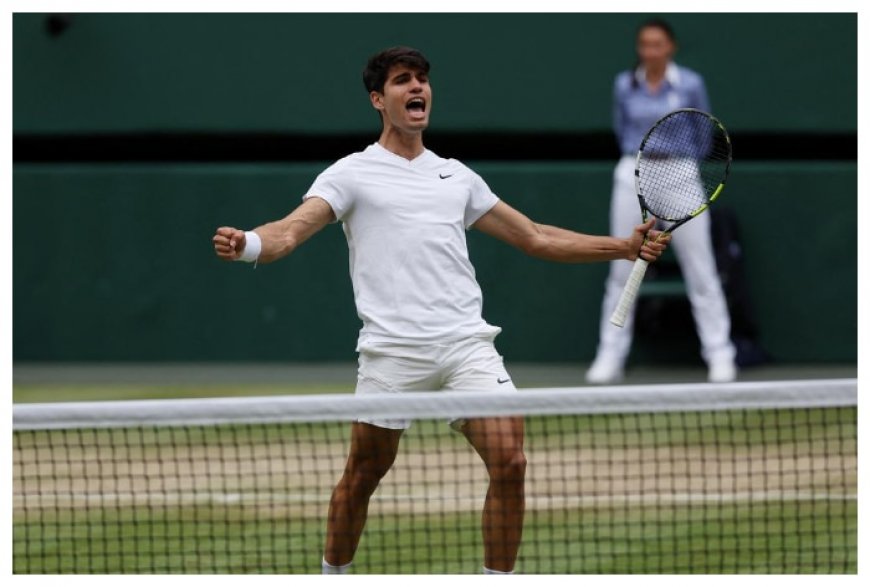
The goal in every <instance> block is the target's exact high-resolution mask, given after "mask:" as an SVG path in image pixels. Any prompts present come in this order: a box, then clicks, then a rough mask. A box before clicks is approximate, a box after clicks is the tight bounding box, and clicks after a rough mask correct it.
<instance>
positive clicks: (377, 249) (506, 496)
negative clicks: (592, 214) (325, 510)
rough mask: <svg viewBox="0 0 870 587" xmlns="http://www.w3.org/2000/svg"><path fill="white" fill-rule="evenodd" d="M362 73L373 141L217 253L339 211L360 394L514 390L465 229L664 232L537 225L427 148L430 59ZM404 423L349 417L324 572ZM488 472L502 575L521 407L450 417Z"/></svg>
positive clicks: (530, 239) (570, 235) (579, 245)
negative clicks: (357, 327) (356, 326)
mask: <svg viewBox="0 0 870 587" xmlns="http://www.w3.org/2000/svg"><path fill="white" fill-rule="evenodd" d="M363 81H364V83H365V86H366V89H367V90H368V92H369V99H370V100H371V104H372V106H373V107H374V108H375V110H377V111H378V112H379V113H380V115H381V119H382V123H383V129H382V132H381V135H380V138H379V140H378V142H376V143H374V144H372V145H370V146H369V147H367V148H366V149H365V150H364V151H362V152H360V153H354V154H352V155H350V156H348V157H345V158H344V159H341V160H339V161H338V162H336V163H335V164H333V165H332V166H331V167H329V168H327V169H326V170H325V171H324V172H323V173H321V174H320V175H319V176H318V177H317V179H316V180H315V181H314V184H313V185H312V186H311V189H309V190H308V193H307V194H305V196H304V197H303V198H302V199H303V202H302V204H301V205H300V206H299V207H298V208H296V209H295V210H294V211H293V212H292V213H291V214H290V215H288V216H287V217H286V218H284V219H282V220H278V221H275V222H271V223H269V224H264V225H263V226H259V227H257V228H255V229H254V230H252V231H248V232H243V231H241V230H238V229H236V228H230V227H226V226H224V227H221V228H218V229H217V233H216V235H215V236H214V239H213V240H214V248H215V252H216V253H217V256H218V257H220V258H221V259H225V260H240V261H249V262H254V261H258V262H260V263H269V262H271V261H276V260H278V259H280V258H282V257H284V256H286V255H289V254H290V253H292V252H293V251H294V250H296V248H297V247H298V246H299V245H301V244H302V243H304V242H305V241H306V240H307V239H309V238H310V237H311V236H312V235H313V234H314V233H316V232H317V231H319V230H320V229H322V228H323V227H324V226H326V225H327V224H329V223H331V222H335V221H336V220H340V221H341V222H342V224H343V228H344V233H345V236H346V237H347V244H348V249H349V251H350V275H351V280H352V282H353V290H354V298H355V301H356V308H357V313H358V314H359V317H360V319H361V320H362V323H363V326H362V330H361V331H360V336H359V341H358V346H357V350H358V351H359V377H358V380H357V387H356V393H357V394H370V393H401V392H405V391H419V390H430V391H431V390H438V389H442V390H477V391H482V390H493V391H506V390H514V386H513V383H511V380H510V376H509V375H508V373H507V371H505V368H504V364H503V362H502V358H501V356H499V354H498V353H497V352H496V349H495V346H494V345H493V340H494V339H495V337H496V335H497V334H498V333H499V332H501V329H500V328H498V327H495V326H491V325H489V324H487V323H486V322H485V321H484V319H483V318H482V316H481V307H482V295H481V290H480V286H479V285H478V284H477V281H476V280H475V276H474V269H473V268H472V266H471V263H470V262H469V258H468V250H467V248H466V242H465V230H466V229H468V228H471V227H474V228H477V229H478V230H481V231H483V232H485V233H486V234H489V235H492V236H494V237H496V238H498V239H501V240H503V241H505V242H507V243H508V244H511V245H513V246H515V247H516V248H518V249H520V250H521V251H523V252H525V253H527V254H529V255H533V256H535V257H539V258H541V259H548V260H551V261H562V262H568V263H580V262H586V261H611V260H614V259H629V260H633V259H635V258H636V257H637V256H638V255H640V256H642V257H643V258H644V259H646V260H648V261H653V260H655V259H656V258H657V257H658V256H659V255H660V254H661V253H662V251H663V250H664V248H665V243H653V242H651V241H652V240H654V238H653V239H651V240H650V241H647V242H645V241H644V235H645V234H646V233H647V232H648V231H649V233H650V235H651V236H652V237H655V236H657V233H656V231H650V228H651V227H652V225H653V221H650V222H648V223H646V224H643V225H640V226H637V227H635V229H634V231H633V232H632V234H631V235H630V236H629V237H628V238H624V239H623V238H614V237H608V236H590V235H585V234H580V233H576V232H571V231H569V230H563V229H561V228H556V227H553V226H545V225H541V224H536V223H534V222H532V221H531V220H529V219H528V218H527V217H526V216H524V215H523V214H521V213H520V212H518V211H516V210H514V209H513V208H511V207H510V206H508V205H507V204H505V203H504V202H502V201H500V200H499V198H498V197H496V196H495V195H494V194H493V193H492V192H491V191H490V189H489V187H488V186H487V185H486V183H485V182H484V181H483V179H481V178H480V176H478V175H477V174H476V173H474V172H473V171H472V170H470V169H469V168H468V167H466V166H465V165H463V164H462V163H460V162H458V161H456V160H454V159H442V158H441V157H439V156H438V155H436V154H435V153H433V152H431V151H429V150H427V149H426V148H425V147H424V146H423V131H424V130H425V129H426V127H427V126H428V124H429V114H430V113H431V112H432V88H431V86H430V84H429V62H428V61H427V60H426V58H425V57H424V56H423V55H422V54H421V53H420V52H419V51H416V50H414V49H411V48H408V47H394V48H391V49H387V50H385V51H382V52H381V53H378V54H377V55H374V56H373V57H371V59H369V61H368V64H367V66H366V68H365V70H364V72H363ZM409 425H410V422H409V421H404V420H369V421H360V422H355V423H354V424H353V425H352V426H353V428H352V432H351V448H350V455H349V457H348V461H347V466H346V468H345V471H344V474H343V476H342V477H341V480H340V481H339V482H338V485H337V486H336V488H335V491H334V492H333V494H332V500H331V502H330V506H329V519H328V522H327V536H326V550H325V553H324V557H323V572H324V573H343V572H346V571H347V570H348V567H349V566H350V564H351V560H352V559H353V556H354V553H355V552H356V548H357V545H358V544H359V539H360V535H361V534H362V531H363V527H364V526H365V522H366V515H367V511H368V502H369V498H370V497H371V495H372V493H373V492H374V491H375V488H376V487H377V486H378V483H379V481H380V480H381V478H382V477H383V476H384V475H385V474H386V473H387V471H388V470H389V468H390V466H391V465H392V464H393V460H394V459H395V456H396V451H397V449H398V445H399V438H400V436H401V435H402V432H403V430H404V429H406V428H408V426H409ZM456 427H457V428H458V429H460V430H461V432H462V433H463V434H464V435H465V436H466V437H467V438H468V441H469V442H470V443H471V445H472V446H473V447H474V449H475V450H476V451H477V452H478V453H479V454H480V456H481V458H482V460H483V462H484V464H485V466H486V468H487V471H488V473H489V489H488V491H487V494H486V501H485V505H484V511H483V538H484V551H485V552H484V569H483V570H484V572H485V573H510V572H512V571H513V568H514V563H515V561H516V557H517V551H518V549H519V544H520V537H521V535H522V527H523V511H524V503H525V501H524V494H523V484H524V477H525V468H526V459H525V456H524V454H523V420H522V418H482V419H470V420H467V421H462V423H461V424H459V425H457V426H456Z"/></svg>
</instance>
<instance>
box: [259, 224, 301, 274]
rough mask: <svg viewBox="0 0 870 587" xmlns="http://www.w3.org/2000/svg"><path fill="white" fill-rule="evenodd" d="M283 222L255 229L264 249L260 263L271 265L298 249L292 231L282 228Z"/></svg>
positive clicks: (261, 251) (261, 250)
mask: <svg viewBox="0 0 870 587" xmlns="http://www.w3.org/2000/svg"><path fill="white" fill-rule="evenodd" d="M282 224H283V221H280V220H279V221H277V222H270V223H268V224H263V225H262V226H258V227H257V228H255V229H254V232H256V233H257V235H258V236H259V237H260V242H261V243H262V248H261V249H260V256H259V257H258V258H257V262H258V263H271V262H272V261H277V260H278V259H281V258H283V257H286V256H287V255H289V254H290V253H292V252H293V251H294V249H296V247H297V246H298V243H297V242H296V239H295V238H293V235H292V233H291V232H290V231H288V230H286V228H285V227H284V226H282Z"/></svg>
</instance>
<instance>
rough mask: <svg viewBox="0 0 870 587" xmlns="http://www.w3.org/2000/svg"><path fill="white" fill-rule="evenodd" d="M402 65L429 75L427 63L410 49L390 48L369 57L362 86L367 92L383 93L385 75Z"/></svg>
mask: <svg viewBox="0 0 870 587" xmlns="http://www.w3.org/2000/svg"><path fill="white" fill-rule="evenodd" d="M397 64H402V65H407V66H409V67H412V68H414V69H417V70H419V71H422V72H423V73H427V74H428V73H429V61H428V60H427V59H426V58H425V57H424V56H423V54H422V53H420V52H419V51H418V50H416V49H412V48H411V47H390V48H389V49H384V50H383V51H381V52H380V53H377V54H375V55H372V56H371V57H369V61H368V63H366V68H365V69H364V70H363V84H365V87H366V90H367V91H368V92H379V93H383V92H384V84H385V83H386V82H387V75H388V74H389V73H390V68H391V67H393V66H394V65H397Z"/></svg>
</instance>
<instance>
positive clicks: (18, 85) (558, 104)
mask: <svg viewBox="0 0 870 587" xmlns="http://www.w3.org/2000/svg"><path fill="white" fill-rule="evenodd" d="M43 18H44V17H43V16H41V15H35V14H17V15H15V16H14V18H13V39H14V51H13V79H14V89H13V99H14V104H15V112H14V130H15V132H17V133H23V132H26V133H53V132H95V131H131V130H172V131H175V130H181V129H184V130H221V131H252V130H257V131H281V132H288V131H289V132H303V133H304V132H307V133H317V134H322V133H347V132H354V131H367V130H372V129H375V128H376V127H377V125H378V121H377V117H376V116H375V115H374V114H373V113H372V111H371V108H370V106H369V105H368V102H367V100H366V98H365V92H364V90H363V87H362V82H361V71H362V67H363V65H364V64H365V59H366V58H367V57H368V56H369V55H370V54H372V53H374V52H375V51H377V50H379V49H381V48H383V47H386V46H391V45H395V44H410V45H413V46H416V47H419V48H420V49H421V50H423V51H424V52H425V53H426V54H427V55H428V56H429V58H430V60H431V61H432V63H433V71H432V79H433V87H434V92H435V94H434V96H435V109H434V111H433V119H432V121H433V126H434V127H436V128H438V129H439V130H445V131H449V130H478V129H479V130H529V131H554V130H555V131H576V130H590V129H592V130H605V129H608V128H610V96H611V88H612V83H613V77H614V76H615V75H616V73H617V72H618V71H620V70H622V69H626V68H628V67H630V66H631V65H632V63H633V62H634V41H633V35H634V29H635V27H636V26H637V24H638V23H639V22H640V21H641V20H642V19H643V18H644V17H643V16H640V15H631V14H279V15H275V14H250V15H243V14H218V15H204V14H172V15H161V14H150V15H149V14H146V15H143V14H82V15H76V16H75V17H74V21H73V24H72V26H71V27H70V29H69V30H68V31H67V32H66V33H65V34H63V35H62V36H60V37H57V38H51V37H49V36H48V35H46V34H44V32H43ZM668 18H669V19H670V20H671V21H672V22H673V24H674V26H675V28H676V30H677V33H678V36H679V39H680V47H681V49H680V52H679V54H678V61H680V62H682V63H684V64H685V65H688V66H690V67H694V68H697V69H698V70H700V71H701V72H702V73H703V74H704V75H705V77H706V80H707V84H708V89H709V93H710V95H711V97H712V103H713V108H714V110H715V111H716V113H717V114H718V115H719V116H720V117H721V118H722V120H724V121H725V122H726V124H727V125H728V126H729V128H731V129H733V130H735V131H740V130H754V131H771V130H804V131H826V132H828V131H832V130H834V131H854V130H855V129H856V128H857V75H856V72H857V17H856V15H854V14H695V15H692V14H674V15H669V17H668Z"/></svg>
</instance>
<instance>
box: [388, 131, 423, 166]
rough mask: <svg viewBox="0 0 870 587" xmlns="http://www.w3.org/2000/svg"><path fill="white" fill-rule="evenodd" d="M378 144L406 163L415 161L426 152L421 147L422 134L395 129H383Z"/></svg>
mask: <svg viewBox="0 0 870 587" xmlns="http://www.w3.org/2000/svg"><path fill="white" fill-rule="evenodd" d="M378 143H379V144H380V145H381V146H382V147H383V148H384V149H386V150H387V151H390V152H391V153H394V154H396V155H398V156H399V157H404V158H405V159H407V160H408V161H411V160H413V159H416V158H417V157H419V156H420V155H422V154H423V151H425V150H426V148H425V147H424V146H423V133H422V132H413V133H407V132H402V131H400V130H399V129H397V128H395V127H389V128H385V129H384V130H383V132H382V133H381V138H379V139H378Z"/></svg>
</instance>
